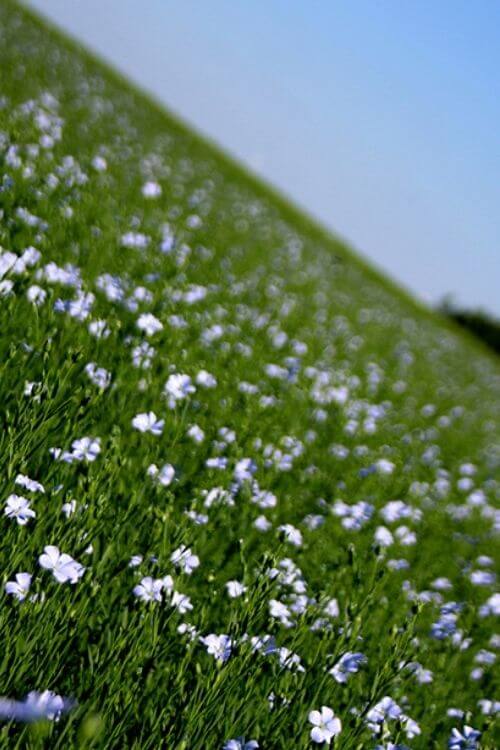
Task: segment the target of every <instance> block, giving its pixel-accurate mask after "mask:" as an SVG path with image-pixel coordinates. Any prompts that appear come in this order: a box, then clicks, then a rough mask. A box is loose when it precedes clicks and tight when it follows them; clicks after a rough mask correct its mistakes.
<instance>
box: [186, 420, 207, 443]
mask: <svg viewBox="0 0 500 750" xmlns="http://www.w3.org/2000/svg"><path fill="white" fill-rule="evenodd" d="M187 435H188V437H190V438H191V440H194V442H195V443H202V442H203V441H204V440H205V433H204V432H203V430H202V429H201V427H198V425H197V424H192V425H191V427H190V428H189V429H188V431H187Z"/></svg>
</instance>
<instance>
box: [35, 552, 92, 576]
mask: <svg viewBox="0 0 500 750" xmlns="http://www.w3.org/2000/svg"><path fill="white" fill-rule="evenodd" d="M38 562H39V564H40V566H41V567H42V568H45V569H46V570H50V571H52V575H53V576H54V578H55V579H56V581H58V582H59V583H66V582H68V581H69V582H70V583H76V582H77V581H78V580H79V579H80V578H81V577H82V576H83V574H84V572H85V568H84V567H83V565H80V563H78V562H76V560H73V558H72V557H71V555H67V554H66V553H64V552H60V551H59V548H58V547H55V546H54V545H52V544H49V545H48V546H47V547H44V551H43V554H42V555H40V557H39V558H38Z"/></svg>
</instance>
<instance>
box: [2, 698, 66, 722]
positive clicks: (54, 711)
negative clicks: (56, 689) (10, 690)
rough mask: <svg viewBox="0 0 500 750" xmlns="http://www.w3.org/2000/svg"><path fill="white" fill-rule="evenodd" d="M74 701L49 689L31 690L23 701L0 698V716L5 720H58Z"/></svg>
mask: <svg viewBox="0 0 500 750" xmlns="http://www.w3.org/2000/svg"><path fill="white" fill-rule="evenodd" d="M74 703H75V702H74V701H73V700H70V699H69V698H63V697H62V696H60V695H57V694H56V693H53V692H52V691H51V690H44V691H43V693H38V692H36V691H33V692H31V693H28V695H27V696H26V698H25V699H24V700H23V701H15V700H11V699H10V698H0V718H1V719H6V720H7V721H27V722H29V721H38V720H40V719H48V720H49V721H58V719H59V717H60V716H61V714H62V713H64V712H65V711H69V709H70V708H72V707H73V705H74Z"/></svg>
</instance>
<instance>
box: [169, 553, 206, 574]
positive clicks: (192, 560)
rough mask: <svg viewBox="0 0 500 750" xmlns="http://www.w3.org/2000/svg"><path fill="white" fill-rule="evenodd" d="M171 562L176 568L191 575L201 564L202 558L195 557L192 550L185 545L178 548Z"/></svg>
mask: <svg viewBox="0 0 500 750" xmlns="http://www.w3.org/2000/svg"><path fill="white" fill-rule="evenodd" d="M170 560H171V561H172V562H173V564H174V565H175V566H176V567H179V568H182V570H183V571H184V573H187V575H188V576H189V575H191V573H192V572H193V570H194V569H195V568H197V567H198V566H199V564H200V558H199V557H198V556H197V555H193V553H192V552H191V549H190V548H189V547H186V546H185V545H181V546H180V547H178V548H177V549H176V550H175V551H174V552H173V553H172V554H171V556H170Z"/></svg>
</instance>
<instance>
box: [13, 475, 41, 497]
mask: <svg viewBox="0 0 500 750" xmlns="http://www.w3.org/2000/svg"><path fill="white" fill-rule="evenodd" d="M14 484H17V485H19V487H24V488H25V489H26V490H29V491H30V492H42V493H44V492H45V489H44V487H43V485H42V484H40V482H36V481H35V480H34V479H30V478H29V477H27V476H26V475H25V474H18V475H17V477H16V478H15V480H14Z"/></svg>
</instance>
